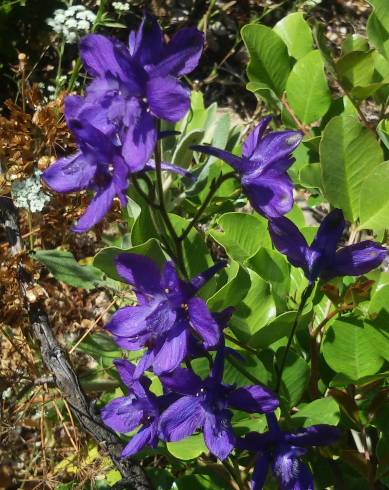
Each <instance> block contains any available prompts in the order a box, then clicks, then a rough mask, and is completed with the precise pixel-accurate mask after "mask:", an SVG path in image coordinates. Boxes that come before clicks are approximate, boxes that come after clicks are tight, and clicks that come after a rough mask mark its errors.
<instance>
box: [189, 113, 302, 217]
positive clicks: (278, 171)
mask: <svg viewBox="0 0 389 490" xmlns="http://www.w3.org/2000/svg"><path fill="white" fill-rule="evenodd" d="M270 119H271V117H266V118H264V119H262V121H261V122H260V123H259V124H258V126H256V127H255V128H254V130H253V131H252V132H251V133H250V134H249V136H248V137H247V139H246V141H245V142H244V143H243V149H242V157H238V156H236V155H233V154H232V153H229V152H228V151H225V150H220V149H218V148H213V147H212V146H198V145H195V146H192V148H193V149H194V150H197V151H200V152H202V153H206V154H208V155H213V156H215V157H217V158H220V159H222V160H224V161H225V162H227V163H228V164H229V165H231V167H232V168H234V169H235V170H236V171H237V172H238V174H239V175H240V180H241V184H242V188H243V190H244V192H245V194H246V195H247V197H248V198H249V201H250V203H251V205H252V206H253V208H254V209H255V210H256V211H258V212H259V213H261V214H262V215H264V216H266V217H267V218H274V217H278V216H283V215H284V214H286V213H288V212H289V211H290V210H291V209H292V206H293V184H292V181H291V180H290V178H289V176H288V174H287V169H288V168H289V167H290V166H291V165H292V163H293V162H294V158H292V157H291V153H292V152H293V150H294V149H295V148H296V147H297V146H298V145H299V143H300V141H301V140H302V134H301V133H299V132H297V131H276V132H271V133H268V134H266V135H265V130H266V126H267V125H268V124H269V122H270Z"/></svg>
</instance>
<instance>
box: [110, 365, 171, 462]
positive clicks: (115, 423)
mask: <svg viewBox="0 0 389 490" xmlns="http://www.w3.org/2000/svg"><path fill="white" fill-rule="evenodd" d="M114 364H115V366H116V369H117V371H118V373H119V376H120V378H121V380H122V382H123V384H124V385H125V386H126V387H127V389H128V394H127V396H123V397H120V398H115V399H114V400H112V401H111V402H109V403H108V404H107V405H105V407H104V408H103V409H102V411H101V418H102V420H103V422H104V424H105V425H107V426H108V427H110V428H111V429H113V430H115V431H116V432H123V433H127V432H131V431H133V430H134V429H136V427H138V426H139V425H142V427H141V428H140V430H139V431H138V432H137V433H136V434H135V435H134V436H133V437H132V438H131V440H130V442H129V443H128V444H127V445H126V446H125V448H124V449H123V452H122V454H121V456H122V458H126V457H129V456H132V455H133V454H135V453H137V452H138V451H140V450H141V449H142V448H143V447H144V446H146V445H149V446H151V447H156V445H157V444H158V439H159V438H158V424H159V417H160V413H161V411H162V410H163V409H164V408H165V406H167V405H168V404H169V403H170V402H171V400H172V396H171V395H167V396H160V397H157V396H156V395H154V393H152V392H151V391H150V390H149V388H150V384H151V381H150V379H149V378H146V377H145V376H140V377H138V378H137V377H136V376H135V366H134V365H133V364H132V363H130V362H129V361H127V360H125V359H116V360H115V361H114Z"/></svg>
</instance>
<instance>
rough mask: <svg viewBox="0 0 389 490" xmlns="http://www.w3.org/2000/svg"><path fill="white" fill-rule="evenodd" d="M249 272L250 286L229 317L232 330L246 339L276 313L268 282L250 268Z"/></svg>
mask: <svg viewBox="0 0 389 490" xmlns="http://www.w3.org/2000/svg"><path fill="white" fill-rule="evenodd" d="M249 274H250V280H251V287H250V289H249V291H248V293H247V295H246V296H245V298H244V300H243V301H241V302H240V303H239V305H238V306H237V308H236V310H235V313H234V315H233V316H232V319H231V326H232V327H233V330H234V332H238V333H239V336H240V337H242V338H246V339H247V338H248V337H249V336H251V335H253V334H254V333H256V332H257V331H258V330H259V329H260V328H262V327H263V326H264V325H266V324H267V323H268V322H269V320H271V319H272V318H273V317H274V316H275V314H276V307H275V304H274V300H273V297H272V294H271V290H270V285H269V283H268V282H266V281H265V280H264V279H262V277H260V276H259V275H258V274H257V273H256V272H254V271H252V270H249Z"/></svg>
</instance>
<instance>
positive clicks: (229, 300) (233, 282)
mask: <svg viewBox="0 0 389 490" xmlns="http://www.w3.org/2000/svg"><path fill="white" fill-rule="evenodd" d="M226 273H227V277H228V279H227V282H226V284H224V286H223V287H222V288H220V289H219V290H218V291H217V292H216V293H215V294H214V295H213V296H211V297H210V298H209V299H208V301H207V304H208V306H209V308H210V309H211V310H215V311H219V310H222V309H223V308H227V307H229V306H236V305H237V304H239V303H240V301H241V300H242V299H243V298H244V297H245V296H246V294H247V291H248V290H249V288H250V285H251V282H250V276H249V274H248V272H247V271H246V269H244V268H243V267H242V266H241V265H240V264H239V263H238V262H235V261H234V260H231V261H230V264H229V267H227V269H226Z"/></svg>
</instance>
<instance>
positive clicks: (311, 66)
mask: <svg viewBox="0 0 389 490" xmlns="http://www.w3.org/2000/svg"><path fill="white" fill-rule="evenodd" d="M286 93H287V97H288V102H289V104H290V105H291V107H292V109H293V111H294V112H295V113H296V115H297V117H298V118H299V119H300V120H301V122H302V123H303V124H310V123H312V122H314V121H317V120H318V119H320V118H321V117H323V116H324V114H325V113H326V112H327V111H328V109H329V108H330V105H331V94H330V91H329V89H328V85H327V80H326V77H325V74H324V62H323V59H322V56H321V53H320V51H319V50H317V49H316V50H314V51H310V52H309V53H308V54H306V55H305V56H304V57H303V58H301V59H299V60H298V61H297V63H296V64H295V65H294V67H293V68H292V71H291V73H290V75H289V78H288V81H287V83H286Z"/></svg>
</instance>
